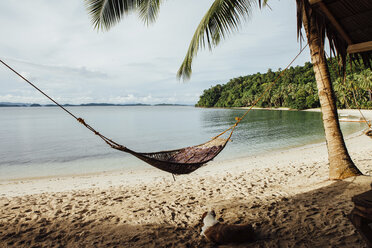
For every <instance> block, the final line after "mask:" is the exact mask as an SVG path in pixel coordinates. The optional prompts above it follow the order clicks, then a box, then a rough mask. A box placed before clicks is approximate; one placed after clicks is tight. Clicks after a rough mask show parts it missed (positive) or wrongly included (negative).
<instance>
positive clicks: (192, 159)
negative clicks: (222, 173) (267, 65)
mask: <svg viewBox="0 0 372 248" xmlns="http://www.w3.org/2000/svg"><path fill="white" fill-rule="evenodd" d="M307 46H308V44H306V45H305V46H304V47H303V48H302V49H301V50H300V52H299V53H298V54H297V55H296V56H295V57H294V58H293V59H292V61H291V62H290V63H289V64H288V66H287V67H286V68H285V69H284V70H283V71H282V72H281V73H280V74H279V75H278V76H277V77H276V79H275V80H274V81H273V82H272V83H271V84H270V85H269V86H268V87H267V88H266V89H265V91H264V92H263V93H262V94H261V96H260V97H259V98H258V99H256V100H255V101H254V103H253V104H252V105H251V106H250V107H249V109H248V110H247V111H246V112H245V113H244V114H243V115H242V116H241V117H236V118H235V120H236V122H235V123H234V124H233V125H232V126H230V127H229V128H227V129H226V130H225V131H223V132H221V133H220V134H218V135H216V136H215V137H213V138H211V140H209V141H207V142H205V143H203V144H200V145H196V146H190V147H186V148H181V149H177V150H170V151H160V152H152V153H140V152H135V151H133V150H131V149H129V148H127V147H126V146H123V145H121V144H119V143H116V142H115V141H113V140H112V139H110V138H108V137H106V136H104V135H102V134H101V133H99V132H98V131H96V130H95V129H94V128H93V127H92V126H90V125H89V124H87V123H86V122H85V120H84V119H83V118H80V117H77V116H75V115H74V114H73V113H71V112H70V111H69V110H67V109H66V108H65V107H63V106H62V105H61V104H59V103H58V102H57V101H55V100H54V99H53V98H51V97H50V96H49V95H47V94H46V93H45V92H43V91H42V90H41V89H39V88H38V87H37V86H36V85H34V84H33V83H32V82H30V81H29V80H28V79H27V78H25V77H24V76H22V75H21V74H20V73H18V72H17V71H16V70H15V69H13V68H12V67H11V66H9V65H8V64H7V63H5V62H4V61H3V60H1V59H0V62H1V63H2V64H3V65H5V66H6V67H7V68H8V69H10V70H11V71H13V72H14V73H15V74H16V75H17V76H19V77H20V78H21V79H23V80H24V81H25V82H27V83H28V84H30V85H31V86H32V87H33V88H35V89H36V90H37V91H39V92H40V93H41V94H43V95H44V96H45V97H47V98H48V99H49V100H50V101H52V102H53V103H54V104H56V105H57V106H58V107H60V108H61V109H62V110H64V111H65V112H66V113H68V114H69V115H70V116H72V117H73V118H74V119H76V120H77V121H78V122H79V123H80V124H82V125H83V126H85V127H86V128H87V129H88V130H90V131H91V132H93V133H94V134H95V135H97V136H98V137H100V138H101V139H102V140H103V141H104V142H105V143H106V144H107V145H109V146H110V147H111V148H113V149H116V150H120V151H123V152H126V153H129V154H132V155H133V156H135V157H137V158H139V159H141V160H142V161H144V162H146V163H148V164H150V165H152V166H154V167H156V168H158V169H161V170H163V171H167V172H170V173H172V174H173V178H174V175H179V174H189V173H191V172H193V171H195V170H197V169H198V168H200V167H201V166H203V165H204V164H206V163H207V162H209V161H211V160H213V159H214V158H215V157H216V156H217V155H218V154H219V153H220V152H221V151H222V150H223V149H224V148H225V146H226V144H227V143H228V141H229V140H230V139H231V136H232V134H233V132H234V130H235V128H236V127H237V126H238V124H239V123H240V122H241V121H242V119H243V118H244V117H245V116H246V115H247V114H248V113H249V112H250V111H251V110H252V109H253V108H254V107H255V106H256V104H257V103H258V102H259V101H260V100H261V99H262V97H263V96H264V95H265V94H266V93H267V92H268V91H269V90H270V89H271V88H272V87H273V86H274V84H275V83H276V82H277V81H278V79H279V78H280V77H282V76H283V74H284V73H285V72H286V70H287V69H288V68H289V67H290V66H291V65H292V64H293V62H294V61H295V60H296V59H297V58H298V56H300V54H301V53H302V52H303V51H304V50H305V48H306V47H307ZM228 131H230V134H229V136H228V137H227V138H226V139H223V138H220V136H222V135H223V134H225V133H226V132H228Z"/></svg>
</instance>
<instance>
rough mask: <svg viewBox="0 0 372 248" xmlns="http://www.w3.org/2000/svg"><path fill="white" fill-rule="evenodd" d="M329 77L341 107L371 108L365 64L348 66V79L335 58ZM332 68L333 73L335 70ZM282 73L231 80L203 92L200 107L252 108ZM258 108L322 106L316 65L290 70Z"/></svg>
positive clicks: (371, 84) (371, 76) (370, 76)
mask: <svg viewBox="0 0 372 248" xmlns="http://www.w3.org/2000/svg"><path fill="white" fill-rule="evenodd" d="M328 63H329V64H330V75H331V80H332V82H333V88H334V91H335V94H336V98H337V107H338V108H363V109H372V71H371V69H368V68H365V66H364V65H363V64H362V63H356V64H353V65H350V64H348V65H347V67H346V76H345V78H344V77H343V76H342V75H343V73H342V72H339V71H338V70H337V68H338V66H337V62H336V60H335V59H329V60H328ZM332 69H333V70H332ZM281 72H282V70H281V69H280V68H279V69H278V70H277V71H272V70H271V69H268V71H267V72H266V73H259V72H258V73H255V74H252V75H247V76H241V77H237V78H233V79H230V80H229V81H228V82H227V83H226V84H222V85H221V84H217V85H215V86H212V87H210V88H209V89H206V90H204V92H203V94H202V95H201V96H200V99H199V101H198V102H197V104H196V106H197V107H246V106H251V105H252V104H253V103H254V102H255V101H256V100H257V99H258V98H259V97H260V96H261V94H262V93H263V92H264V91H265V90H266V89H267V87H269V86H270V85H271V83H272V82H273V81H274V80H275V79H276V78H277V77H278V76H279V74H280V73H281ZM256 106H257V107H264V108H267V107H270V108H272V107H274V108H276V107H286V108H291V109H299V110H302V109H309V108H318V107H320V103H319V97H318V94H317V86H316V81H315V75H314V70H313V65H312V64H311V63H310V62H306V63H305V64H304V65H303V66H296V67H290V68H288V70H287V71H285V72H284V74H283V75H282V76H281V77H280V78H279V79H278V80H277V81H276V82H275V84H274V85H273V87H272V88H271V89H269V90H268V92H267V93H266V94H265V95H264V96H263V98H262V99H261V100H260V101H259V102H258V103H257V105H256Z"/></svg>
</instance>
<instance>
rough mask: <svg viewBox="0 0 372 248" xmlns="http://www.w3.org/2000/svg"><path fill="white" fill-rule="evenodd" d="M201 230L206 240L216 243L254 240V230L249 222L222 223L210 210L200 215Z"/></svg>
mask: <svg viewBox="0 0 372 248" xmlns="http://www.w3.org/2000/svg"><path fill="white" fill-rule="evenodd" d="M202 221H203V226H202V232H201V233H200V235H202V236H204V237H205V238H206V239H207V240H208V241H211V242H214V243H217V244H230V243H246V242H249V241H253V240H254V230H253V227H252V226H251V225H250V224H233V225H230V224H223V223H221V222H219V221H218V220H216V213H215V212H214V211H213V210H212V211H209V212H205V213H204V214H203V215H202Z"/></svg>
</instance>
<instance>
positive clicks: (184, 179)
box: [0, 111, 372, 247]
mask: <svg viewBox="0 0 372 248" xmlns="http://www.w3.org/2000/svg"><path fill="white" fill-rule="evenodd" d="M371 114H372V111H371ZM346 145H347V147H348V150H349V153H350V155H351V157H352V159H353V161H354V162H355V163H356V165H357V166H358V168H359V169H360V170H361V171H362V172H363V173H364V174H365V176H359V177H355V178H349V179H346V180H340V181H330V180H328V155H327V149H326V145H325V143H320V144H319V143H318V144H315V145H310V146H302V147H296V148H291V149H288V150H282V151H274V152H271V153H266V154H262V155H259V156H250V157H246V158H239V159H233V160H228V161H220V162H218V161H216V162H212V163H210V164H208V165H206V166H204V167H202V168H200V169H198V170H197V171H195V172H194V173H192V174H190V175H185V176H177V177H176V181H173V179H172V176H171V175H170V174H169V173H165V172H162V171H159V170H147V172H141V173H137V172H132V173H129V175H125V174H123V173H119V172H115V173H108V172H106V173H102V174H100V175H89V176H74V177H65V178H49V179H37V180H29V181H20V182H7V183H4V182H1V183H0V192H1V195H0V233H1V234H2V237H1V240H0V246H1V245H4V246H9V247H13V246H14V247H30V246H33V245H34V246H47V247H54V246H76V245H77V244H79V246H82V247H93V246H99V247H103V246H121V247H154V246H155V247H165V246H167V247H172V246H173V247H213V246H212V244H210V243H208V242H206V240H205V239H204V238H202V237H201V236H200V228H201V227H200V222H199V220H200V216H201V214H202V213H203V212H205V211H207V210H210V209H214V210H215V211H216V213H217V216H218V218H223V220H224V221H225V222H228V223H251V224H252V225H253V227H254V229H255V231H256V234H257V241H255V242H253V243H250V244H246V245H244V246H226V247H277V246H290V247H301V246H302V247H304V246H306V247H324V246H330V245H331V246H335V247H367V246H366V244H365V243H364V241H363V240H362V238H361V237H360V236H359V234H358V233H357V232H356V231H355V228H354V227H353V226H352V224H351V222H350V221H349V219H348V218H347V214H348V213H350V211H351V209H352V207H353V203H352V202H351V197H352V196H353V195H355V194H359V193H362V192H364V191H366V190H368V189H370V188H371V183H372V177H371V176H372V159H371V156H370V154H372V142H371V138H369V137H367V136H365V135H362V134H354V135H353V136H351V137H348V138H347V139H346Z"/></svg>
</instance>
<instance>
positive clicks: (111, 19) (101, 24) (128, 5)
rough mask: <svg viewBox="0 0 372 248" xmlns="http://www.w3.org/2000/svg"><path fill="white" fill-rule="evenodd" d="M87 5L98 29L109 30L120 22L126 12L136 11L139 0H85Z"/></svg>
mask: <svg viewBox="0 0 372 248" xmlns="http://www.w3.org/2000/svg"><path fill="white" fill-rule="evenodd" d="M85 5H86V8H87V10H88V13H89V14H90V16H91V18H92V23H93V26H94V28H95V29H97V30H102V29H105V30H108V29H110V28H111V27H112V26H113V25H115V24H116V23H118V22H119V21H120V19H121V18H122V16H123V15H124V14H127V13H128V12H131V11H135V10H136V9H137V7H138V5H139V0H85Z"/></svg>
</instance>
